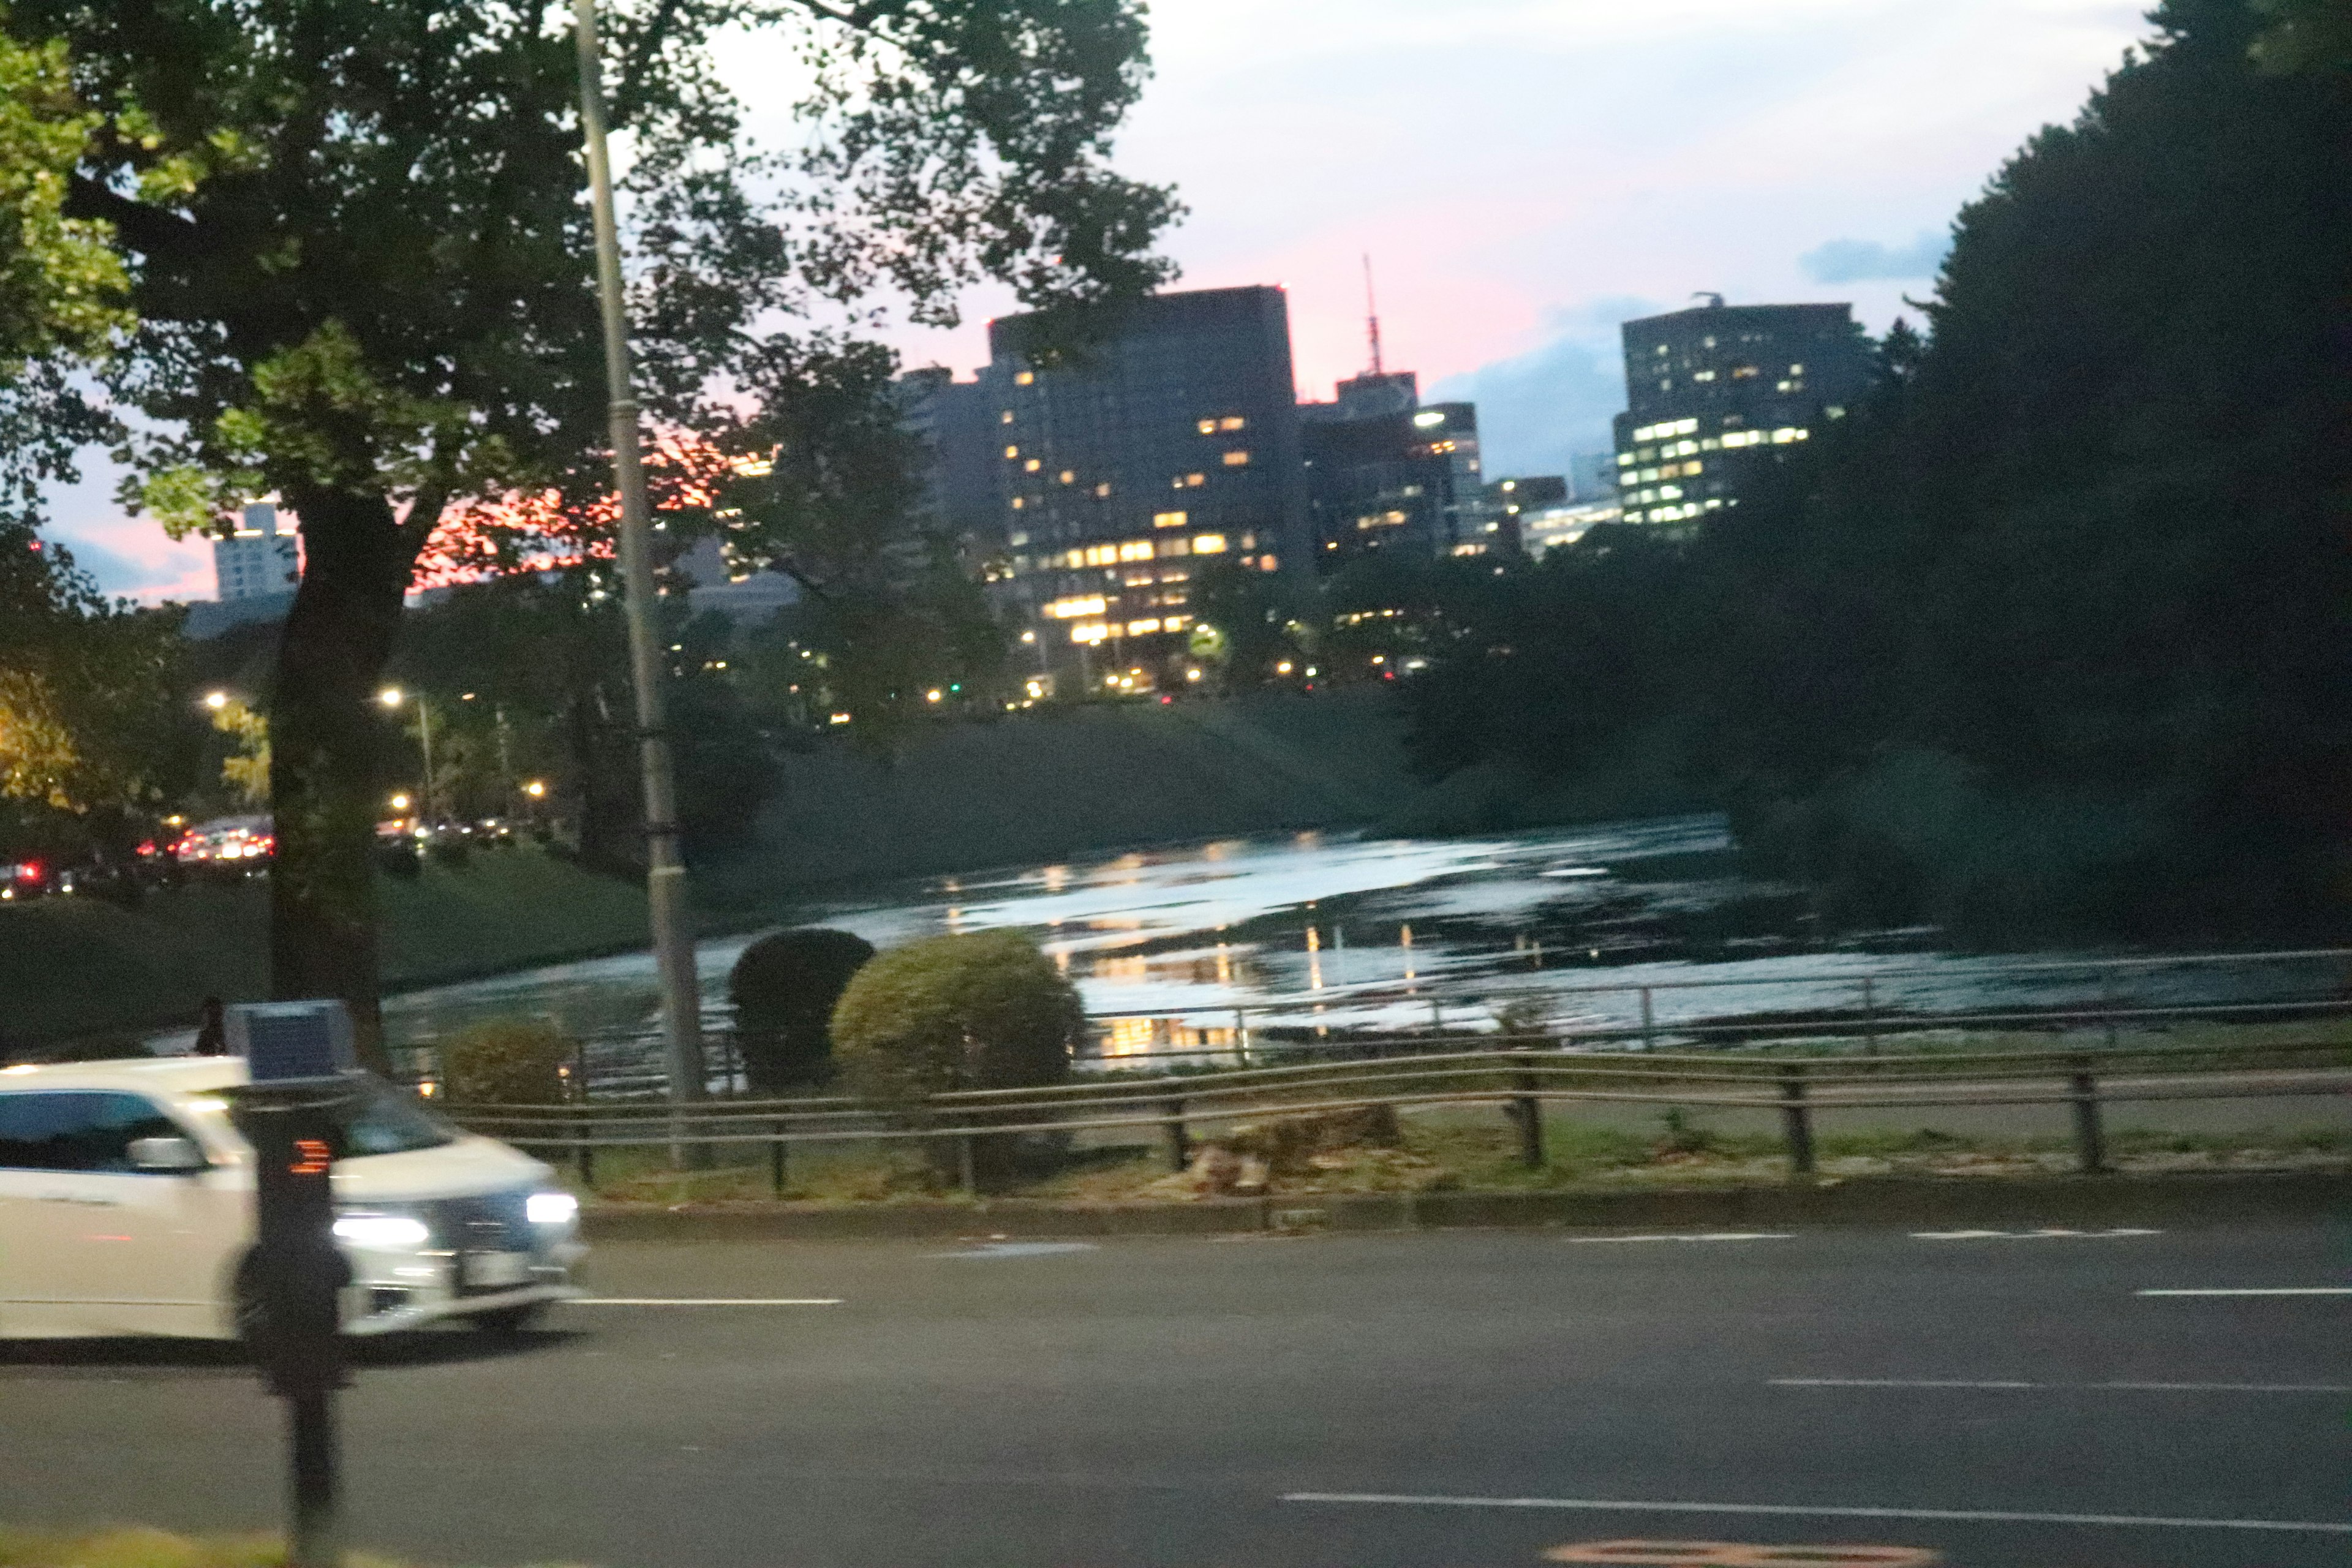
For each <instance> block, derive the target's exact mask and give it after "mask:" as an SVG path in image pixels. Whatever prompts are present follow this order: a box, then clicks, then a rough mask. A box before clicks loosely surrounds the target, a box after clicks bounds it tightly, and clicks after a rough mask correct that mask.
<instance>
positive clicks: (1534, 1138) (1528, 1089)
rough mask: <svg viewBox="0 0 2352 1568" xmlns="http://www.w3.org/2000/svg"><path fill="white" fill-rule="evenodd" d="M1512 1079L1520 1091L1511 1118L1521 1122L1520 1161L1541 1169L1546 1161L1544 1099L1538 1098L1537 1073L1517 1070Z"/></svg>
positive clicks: (1514, 1101)
mask: <svg viewBox="0 0 2352 1568" xmlns="http://www.w3.org/2000/svg"><path fill="white" fill-rule="evenodd" d="M1511 1080H1512V1084H1513V1086H1514V1087H1515V1088H1517V1089H1518V1091H1519V1098H1518V1099H1517V1100H1513V1101H1511V1119H1512V1120H1513V1121H1517V1123H1518V1124H1519V1163H1521V1164H1522V1165H1525V1166H1527V1167H1528V1169H1529V1170H1531V1171H1533V1170H1540V1169H1541V1168H1542V1166H1543V1163H1544V1124H1543V1101H1542V1100H1538V1098H1536V1075H1535V1074H1533V1073H1531V1072H1527V1071H1520V1072H1516V1073H1513V1074H1512V1075H1511Z"/></svg>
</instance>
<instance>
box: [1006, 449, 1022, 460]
mask: <svg viewBox="0 0 2352 1568" xmlns="http://www.w3.org/2000/svg"><path fill="white" fill-rule="evenodd" d="M1004 455H1005V456H1006V457H1008V458H1017V457H1019V456H1020V455H1021V448H1020V447H1005V448H1004Z"/></svg>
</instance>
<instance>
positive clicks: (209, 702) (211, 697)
mask: <svg viewBox="0 0 2352 1568" xmlns="http://www.w3.org/2000/svg"><path fill="white" fill-rule="evenodd" d="M227 706H228V693H227V692H226V691H207V692H205V707H207V708H209V709H211V710H213V711H214V712H215V713H217V712H219V711H220V710H222V709H224V708H226V707H227Z"/></svg>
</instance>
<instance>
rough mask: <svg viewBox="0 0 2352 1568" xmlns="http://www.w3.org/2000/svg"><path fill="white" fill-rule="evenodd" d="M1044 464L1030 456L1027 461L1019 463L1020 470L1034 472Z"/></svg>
mask: <svg viewBox="0 0 2352 1568" xmlns="http://www.w3.org/2000/svg"><path fill="white" fill-rule="evenodd" d="M1044 467H1045V464H1044V463H1042V462H1040V461H1039V460H1038V459H1036V458H1030V459H1029V460H1028V461H1027V462H1025V463H1024V464H1022V465H1021V471H1022V472H1024V473H1028V474H1034V473H1035V472H1036V471H1037V470H1038V469H1039V468H1044Z"/></svg>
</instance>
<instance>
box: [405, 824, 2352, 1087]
mask: <svg viewBox="0 0 2352 1568" xmlns="http://www.w3.org/2000/svg"><path fill="white" fill-rule="evenodd" d="M1730 847H1731V846H1730V843H1729V839H1728V837H1727V830H1726V827H1725V825H1724V823H1723V821H1722V819H1721V818H1719V817H1716V816H1688V817H1672V818H1664V819H1657V820H1649V821H1638V822H1622V823H1610V824H1602V825H1599V826H1587V827H1580V828H1570V829H1560V830H1554V831H1548V832H1539V833H1527V834H1510V835H1500V836H1495V837H1478V838H1447V839H1381V838H1366V837H1356V836H1349V835H1334V834H1317V833H1302V834H1296V835H1286V836H1278V837H1254V838H1236V839H1222V840H1216V841H1213V842H1209V843H1202V844H1195V845H1190V846H1183V847H1164V848H1157V849H1150V850H1138V851H1134V852H1130V853H1126V854H1117V855H1105V856H1101V857H1098V858H1090V859H1080V860H1071V861H1067V862H1064V863H1057V864H1053V865H1040V866H1022V867H1012V868H1001V869H998V870H994V871H989V872H984V873H976V874H972V875H967V876H960V877H941V878H932V879H923V880H919V881H912V882H906V883H900V884H896V885H892V886H887V887H882V888H877V889H873V890H872V891H870V892H868V893H866V894H863V895H857V896H849V897H843V898H837V899H829V900H811V901H809V902H807V903H805V904H804V905H802V906H800V907H797V908H795V909H793V910H790V911H789V912H790V914H791V915H792V917H793V918H792V919H791V920H790V921H788V922H785V923H792V924H810V925H826V926H834V927H837V928H840V929H843V930H846V931H855V932H856V933H857V934H858V935H860V936H862V937H864V938H865V939H866V941H868V942H873V943H874V944H875V945H876V946H877V947H888V946H892V945H895V944H897V943H899V942H907V941H909V940H911V939H913V938H916V937H920V936H926V935H930V934H932V933H935V932H941V931H984V930H992V929H1002V928H1007V927H1010V928H1013V929H1017V930H1022V931H1029V932H1031V933H1032V934H1034V936H1035V937H1036V939H1037V940H1038V942H1040V943H1041V944H1042V945H1043V946H1044V948H1045V952H1048V953H1049V954H1051V955H1052V956H1053V958H1054V959H1055V962H1056V963H1058V964H1060V965H1061V966H1062V968H1063V970H1064V972H1065V973H1067V974H1068V975H1069V976H1070V977H1071V979H1072V980H1073V982H1075V983H1076V985H1077V987H1078V989H1079V991H1080V993H1081V994H1082V995H1083V996H1084V998H1085V1000H1086V1005H1087V1011H1088V1013H1089V1014H1090V1015H1092V1016H1095V1017H1096V1019H1097V1028H1098V1031H1099V1038H1098V1040H1097V1046H1096V1048H1097V1049H1098V1050H1100V1051H1101V1052H1103V1053H1104V1054H1105V1055H1107V1056H1110V1057H1114V1058H1134V1057H1139V1056H1151V1055H1156V1054H1163V1053H1168V1052H1173V1051H1201V1050H1216V1051H1223V1050H1224V1049H1227V1048H1230V1047H1233V1046H1234V1045H1235V1044H1236V1043H1237V1042H1238V1041H1240V1040H1244V1039H1246V1038H1247V1037H1248V1036H1247V1035H1246V1034H1244V1032H1243V1031H1245V1030H1247V1031H1257V1032H1260V1033H1262V1032H1263V1031H1265V1030H1268V1029H1275V1030H1286V1031H1289V1032H1292V1033H1296V1032H1297V1031H1299V1030H1301V1029H1308V1028H1311V1029H1315V1030H1318V1031H1334V1032H1337V1031H1344V1030H1347V1029H1349V1028H1358V1027H1373V1028H1384V1029H1395V1028H1400V1027H1416V1026H1426V1025H1428V1024H1430V1023H1431V1022H1433V1021H1434V1022H1436V1023H1438V1024H1440V1025H1442V1026H1444V1027H1445V1028H1447V1029H1449V1030H1459V1029H1465V1028H1472V1029H1475V1028H1484V1027H1491V1026H1492V1024H1493V1021H1494V1019H1495V1017H1496V1014H1497V1013H1498V1012H1501V1011H1503V1010H1504V1009H1510V1010H1511V1011H1512V1014H1513V1016H1516V1017H1521V1018H1541V1019H1544V1020H1545V1021H1546V1022H1547V1023H1548V1024H1549V1026H1550V1027H1551V1028H1553V1029H1554V1030H1555V1031H1566V1032H1569V1033H1571V1034H1573V1033H1574V1032H1576V1031H1579V1030H1595V1029H1626V1030H1630V1029H1637V1028H1640V1027H1642V1026H1644V1025H1645V1024H1646V1025H1647V1026H1650V1027H1652V1028H1653V1029H1654V1031H1656V1032H1657V1035H1658V1036H1659V1037H1671V1036H1672V1035H1673V1033H1674V1031H1675V1028H1676V1026H1687V1025H1689V1024H1691V1023H1693V1022H1695V1021H1696V1020H1699V1019H1702V1018H1715V1019H1720V1018H1724V1017H1727V1016H1749V1015H1758V1014H1786V1013H1790V1012H1805V1011H1812V1010H1822V1009H1838V1010H1850V1009H1853V1008H1855V1007H1857V1006H1860V1005H1867V1006H1868V1007H1870V1008H1872V1009H1874V1010H1877V1011H1879V1012H1882V1013H1885V1014H1886V1015H1889V1016H1895V1015H1901V1014H1906V1013H1908V1014H1913V1015H1917V1014H1924V1013H1937V1012H1948V1011H1953V1010H1958V1009H1963V1008H1969V1009H1974V1008H1984V1007H1991V1006H2004V1007H2006V1006H2017V1007H2021V1008H2033V1007H2047V1006H2053V1005H2061V1004H2067V1003H2091V1004H2132V1003H2137V1004H2146V1005H2162V1004H2176V1005H2177V1004H2181V1003H2189V1002H2207V1001H2216V1000H2229V1001H2237V1002H2273V1001H2286V1000H2298V999H2303V998H2305V997H2309V996H2313V995H2326V994H2341V991H2342V988H2343V984H2344V981H2345V979H2346V977H2347V969H2346V965H2345V963H2344V962H2343V960H2342V959H2341V958H2337V957H2327V958H2312V959H2308V960H2303V961H2298V962H2294V963H2281V962H2276V961H2270V962H2258V961H2255V960H2253V959H2252V958H2251V957H2250V958H2248V959H2245V960H2239V961H2231V962H2228V963H2186V962H2164V963H2147V964H2145V965H2142V966H2138V967H2131V968H2125V969H2121V970H2116V969H2109V968H2086V967H2084V965H2087V964H2092V963H2097V962H2098V961H2100V960H2105V959H2113V958H2116V957H2119V956H2128V955H2126V954H2123V953H2121V952H2115V951H2104V952H2093V951H2088V950H2077V951H2069V952H2040V953H2034V954H2031V955H2021V954H2014V953H2011V954H1984V953H1963V952H1949V951H1946V950H1944V949H1942V948H1940V947H1939V946H1938V945H1937V941H1936V933H1935V932H1934V931H1927V930H1910V931H1862V932H1844V933H1831V932H1827V931H1822V930H1820V929H1819V927H1818V922H1817V921H1815V920H1814V919H1813V917H1812V915H1811V910H1810V908H1809V900H1807V899H1806V897H1805V896H1804V894H1803V892H1802V890H1801V889H1794V888H1789V887H1783V886H1778V885H1774V884H1769V883H1759V882H1756V881H1752V880H1748V879H1744V878H1742V877H1740V876H1738V874H1737V873H1736V870H1735V868H1734V867H1733V864H1732V857H1731V855H1730V853H1729V851H1730ZM756 934H757V933H752V934H751V935H737V936H730V937H724V938H715V939H712V940H709V941H707V942H702V943H701V944H699V948H698V965H699V970H700V973H701V984H702V993H703V1000H704V1005H705V1011H706V1020H707V1023H708V1024H709V1026H711V1027H712V1028H714V1029H718V1028H723V1026H724V1021H725V997H726V991H727V977H728V973H729V972H730V969H731V967H732V966H733V964H734V963H735V960H736V958H737V956H738V955H739V954H740V952H742V950H743V948H744V947H745V946H746V945H748V944H749V942H751V941H752V940H754V937H755V936H756ZM654 986H655V980H654V969H653V963H652V960H651V957H650V955H649V954H646V953H643V952H638V953H629V954H624V955H619V956H615V957H610V958H602V959H594V960H589V961H584V962H580V963H563V964H555V965H551V966H548V967H545V968H541V969H533V970H529V971H525V972H521V973H512V974H507V975H502V976H498V977H495V978H491V979H486V980H474V981H468V982H466V983H463V984H453V985H445V986H439V987H436V988H433V989H430V990H425V991H418V992H413V993H409V994H404V995H400V996H396V997H394V998H392V999H391V1000H390V1001H388V1002H387V1004H386V1009H385V1011H386V1023H387V1027H388V1030H389V1032H390V1035H391V1037H392V1039H393V1041H394V1044H395V1045H396V1046H397V1045H423V1044H427V1043H429V1042H430V1041H431V1040H433V1039H434V1038H436V1037H440V1036H442V1035H445V1034H446V1033H448V1032H450V1031H452V1030H454V1029H457V1028H460V1027H463V1026H466V1025H467V1024H469V1023H472V1022H474V1021H476V1020H478V1019H481V1018H485V1017H490V1016H511V1015H516V1014H528V1015H537V1016H547V1017H551V1018H553V1019H554V1020H556V1021H557V1022H559V1023H560V1024H562V1026H564V1027H566V1028H567V1029H569V1030H572V1031H573V1032H575V1033H578V1034H581V1035H583V1036H584V1037H594V1038H597V1039H599V1040H602V1041H604V1042H605V1043H606V1047H607V1048H608V1050H609V1052H610V1053H612V1054H611V1056H610V1060H611V1062H612V1063H613V1065H615V1066H618V1065H623V1064H625V1063H626V1062H627V1061H628V1060H630V1059H632V1058H636V1059H642V1060H646V1061H648V1062H649V1061H650V1059H651V1051H652V1042H653V1038H654V1034H653V1020H654V1016H655V1013H654V1009H655V989H654ZM1237 1010H1238V1012H1237Z"/></svg>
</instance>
